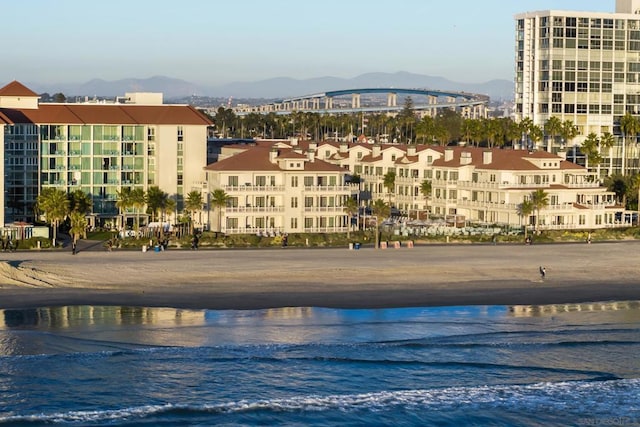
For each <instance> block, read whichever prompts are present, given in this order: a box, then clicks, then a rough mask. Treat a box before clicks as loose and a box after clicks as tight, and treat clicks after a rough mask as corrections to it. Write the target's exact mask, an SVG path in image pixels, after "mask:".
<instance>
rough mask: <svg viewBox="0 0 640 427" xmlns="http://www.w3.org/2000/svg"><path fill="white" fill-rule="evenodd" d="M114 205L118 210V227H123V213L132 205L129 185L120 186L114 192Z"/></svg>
mask: <svg viewBox="0 0 640 427" xmlns="http://www.w3.org/2000/svg"><path fill="white" fill-rule="evenodd" d="M116 197H118V200H116V207H117V208H118V211H119V212H120V228H123V227H124V213H125V211H127V210H128V209H130V208H131V207H133V201H132V199H131V187H122V189H121V190H120V191H118V192H116Z"/></svg>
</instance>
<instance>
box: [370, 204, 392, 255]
mask: <svg viewBox="0 0 640 427" xmlns="http://www.w3.org/2000/svg"><path fill="white" fill-rule="evenodd" d="M371 213H372V214H373V216H374V217H375V218H376V240H375V241H376V249H378V248H379V247H380V221H381V219H382V218H387V217H388V216H389V214H390V213H391V207H390V206H389V205H388V204H386V203H385V202H384V201H383V200H382V199H377V200H376V201H375V202H373V204H372V205H371Z"/></svg>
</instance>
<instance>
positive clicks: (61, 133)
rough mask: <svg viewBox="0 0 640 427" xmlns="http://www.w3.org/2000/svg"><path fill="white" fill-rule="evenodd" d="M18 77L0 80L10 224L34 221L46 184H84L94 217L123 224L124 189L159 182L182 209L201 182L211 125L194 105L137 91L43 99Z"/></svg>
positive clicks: (5, 208)
mask: <svg viewBox="0 0 640 427" xmlns="http://www.w3.org/2000/svg"><path fill="white" fill-rule="evenodd" d="M38 98H39V97H38V94H36V93H35V92H33V91H32V90H31V89H29V88H27V87H26V86H24V85H23V84H21V83H20V82H17V81H14V82H12V83H9V84H8V85H6V86H4V87H2V88H0V125H2V126H0V139H2V141H4V150H0V153H1V154H0V156H2V159H0V160H2V161H1V162H0V165H1V166H0V167H2V168H3V175H4V180H3V182H2V183H3V191H2V192H0V209H2V218H3V220H4V224H11V223H13V222H16V221H24V222H33V221H34V220H35V218H34V215H35V214H34V202H35V200H36V198H37V196H38V194H39V193H40V190H41V189H43V188H46V187H55V188H60V189H62V190H64V191H66V192H73V191H75V190H82V191H84V192H85V193H86V194H88V195H90V196H91V197H92V199H93V211H94V216H93V217H92V221H93V222H94V225H103V224H108V223H112V224H114V225H115V224H117V217H118V214H119V211H118V208H117V207H116V201H117V193H118V191H120V190H121V189H122V188H123V187H131V188H141V189H142V190H144V191H146V190H147V189H148V188H149V187H151V186H158V187H159V188H160V189H161V190H162V191H164V192H166V193H167V194H168V195H169V196H170V197H171V198H173V199H174V200H176V202H177V209H178V211H180V210H181V209H182V205H183V201H184V196H185V195H186V194H188V193H189V192H190V191H192V190H194V189H197V190H202V188H203V183H204V180H205V174H204V171H203V169H202V168H203V167H204V166H206V159H207V146H206V144H207V127H208V126H210V125H211V124H212V123H211V121H210V120H209V119H208V118H207V117H206V116H204V115H203V114H202V113H200V112H199V111H197V110H196V109H194V108H193V107H191V106H188V105H168V104H163V102H162V95H161V94H149V93H146V94H145V93H132V94H127V96H125V102H124V103H121V102H117V103H116V102H113V103H106V102H93V103H59V104H58V103H56V104H49V103H39V102H38Z"/></svg>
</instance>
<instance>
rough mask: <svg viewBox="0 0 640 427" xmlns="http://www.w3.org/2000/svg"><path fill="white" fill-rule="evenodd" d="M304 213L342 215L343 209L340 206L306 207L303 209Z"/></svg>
mask: <svg viewBox="0 0 640 427" xmlns="http://www.w3.org/2000/svg"><path fill="white" fill-rule="evenodd" d="M304 211H305V212H334V213H335V212H338V213H344V207H342V206H307V207H305V208H304Z"/></svg>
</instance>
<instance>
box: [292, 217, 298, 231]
mask: <svg viewBox="0 0 640 427" xmlns="http://www.w3.org/2000/svg"><path fill="white" fill-rule="evenodd" d="M297 228H298V218H291V229H293V230H296V229H297Z"/></svg>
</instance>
